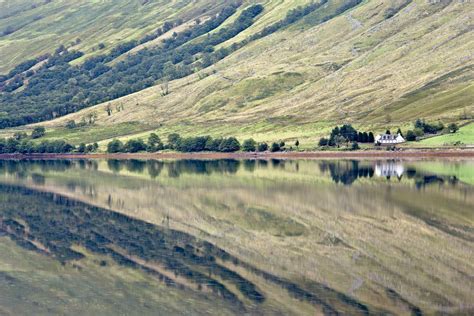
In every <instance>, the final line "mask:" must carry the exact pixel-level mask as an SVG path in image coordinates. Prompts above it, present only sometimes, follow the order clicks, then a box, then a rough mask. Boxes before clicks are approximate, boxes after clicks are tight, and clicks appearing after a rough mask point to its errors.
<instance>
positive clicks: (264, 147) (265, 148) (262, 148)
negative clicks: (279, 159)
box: [257, 143, 268, 152]
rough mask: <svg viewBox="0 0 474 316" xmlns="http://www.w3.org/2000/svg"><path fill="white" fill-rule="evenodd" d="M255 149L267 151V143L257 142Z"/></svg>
mask: <svg viewBox="0 0 474 316" xmlns="http://www.w3.org/2000/svg"><path fill="white" fill-rule="evenodd" d="M257 150H258V151H259V152H263V151H267V150H268V144H267V143H260V144H258V148H257Z"/></svg>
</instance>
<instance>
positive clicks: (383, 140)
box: [375, 134, 405, 145]
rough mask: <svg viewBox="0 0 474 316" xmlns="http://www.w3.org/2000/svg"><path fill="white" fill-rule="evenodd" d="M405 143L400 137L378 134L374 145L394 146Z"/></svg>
mask: <svg viewBox="0 0 474 316" xmlns="http://www.w3.org/2000/svg"><path fill="white" fill-rule="evenodd" d="M404 142H405V138H403V136H402V135H400V134H397V135H390V134H380V135H377V136H375V144H380V145H394V144H401V143H404Z"/></svg>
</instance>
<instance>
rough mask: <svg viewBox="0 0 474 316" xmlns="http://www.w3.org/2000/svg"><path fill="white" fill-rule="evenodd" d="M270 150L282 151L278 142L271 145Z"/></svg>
mask: <svg viewBox="0 0 474 316" xmlns="http://www.w3.org/2000/svg"><path fill="white" fill-rule="evenodd" d="M270 151H271V152H272V153H274V152H277V151H280V144H278V143H273V144H272V147H270Z"/></svg>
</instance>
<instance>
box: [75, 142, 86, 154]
mask: <svg viewBox="0 0 474 316" xmlns="http://www.w3.org/2000/svg"><path fill="white" fill-rule="evenodd" d="M77 152H79V153H85V152H86V144H84V143H81V144H80V145H79V147H77Z"/></svg>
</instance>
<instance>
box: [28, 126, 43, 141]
mask: <svg viewBox="0 0 474 316" xmlns="http://www.w3.org/2000/svg"><path fill="white" fill-rule="evenodd" d="M45 133H46V129H45V128H44V127H43V126H37V127H35V128H34V129H33V131H32V132H31V138H33V139H36V138H40V137H43V136H44V134H45Z"/></svg>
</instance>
